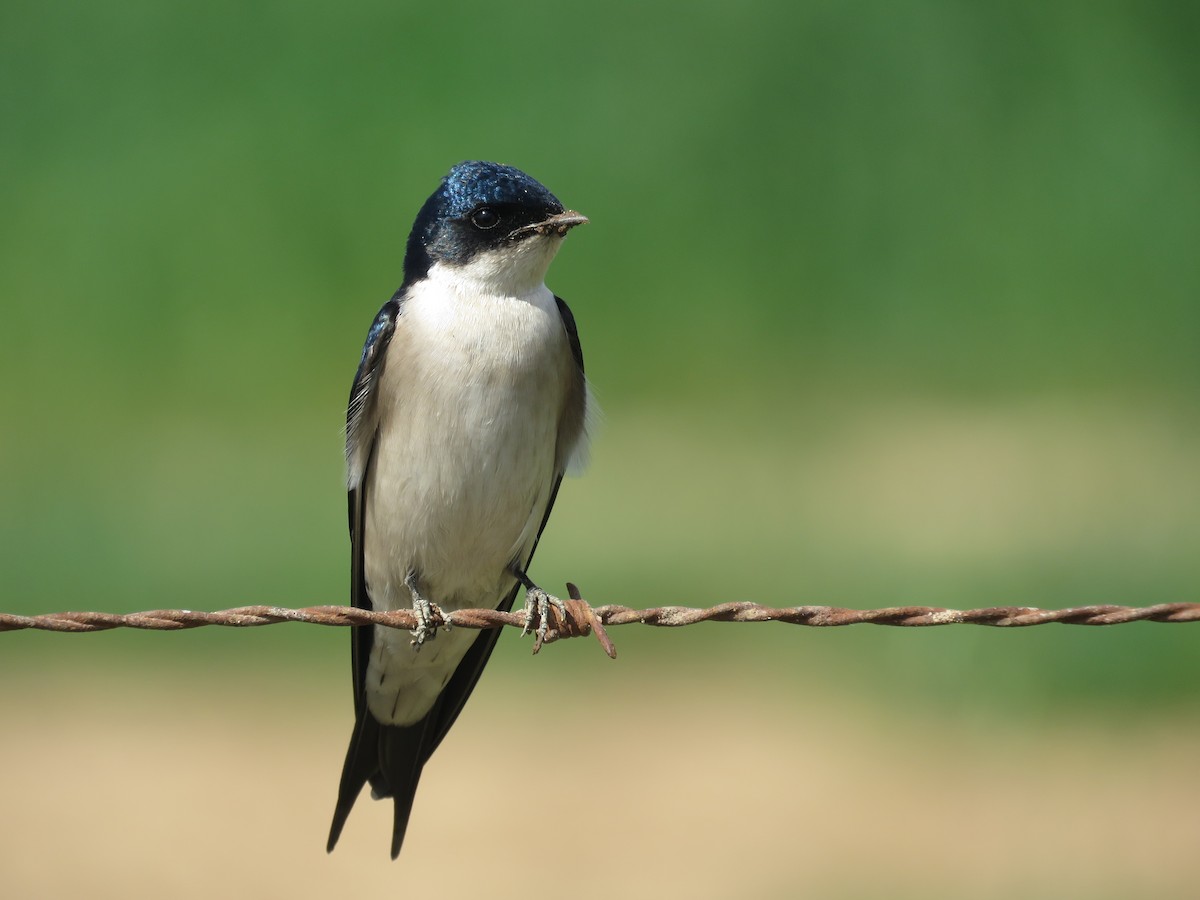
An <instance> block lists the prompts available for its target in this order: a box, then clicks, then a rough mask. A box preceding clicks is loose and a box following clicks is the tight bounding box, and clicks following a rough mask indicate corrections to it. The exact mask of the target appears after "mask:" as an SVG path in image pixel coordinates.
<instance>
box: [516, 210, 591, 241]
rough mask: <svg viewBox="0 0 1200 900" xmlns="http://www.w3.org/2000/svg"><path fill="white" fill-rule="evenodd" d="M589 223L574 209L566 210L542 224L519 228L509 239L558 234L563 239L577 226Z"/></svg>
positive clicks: (585, 217) (537, 223) (586, 218)
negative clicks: (531, 235)
mask: <svg viewBox="0 0 1200 900" xmlns="http://www.w3.org/2000/svg"><path fill="white" fill-rule="evenodd" d="M587 221H588V217H587V216H585V215H583V214H581V213H577V212H575V210H573V209H566V210H563V211H562V212H560V213H559V214H558V215H554V216H550V218H548V219H543V220H542V221H541V222H534V223H533V224H532V225H526V226H524V227H523V228H518V229H517V230H516V231H514V232H513V233H512V234H511V235H509V237H512V238H521V237H526V236H527V235H530V234H557V235H558V236H559V237H563V236H564V235H566V233H567V232H568V231H570V230H571V229H572V228H574V227H575V226H576V225H586V224H587Z"/></svg>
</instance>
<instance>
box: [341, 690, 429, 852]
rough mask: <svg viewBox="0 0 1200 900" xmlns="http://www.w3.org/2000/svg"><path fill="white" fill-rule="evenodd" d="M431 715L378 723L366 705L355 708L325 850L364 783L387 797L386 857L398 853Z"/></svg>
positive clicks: (413, 794)
mask: <svg viewBox="0 0 1200 900" xmlns="http://www.w3.org/2000/svg"><path fill="white" fill-rule="evenodd" d="M364 706H365V704H364ZM431 718H432V717H431V716H426V717H425V718H424V719H422V720H421V721H419V722H416V723H415V724H413V725H381V724H380V723H379V722H378V721H376V719H375V717H374V716H373V715H371V712H370V710H368V709H365V708H363V709H360V710H359V713H358V719H357V721H356V722H355V723H354V734H353V735H351V737H350V748H349V750H347V751H346V763H345V765H344V766H343V767H342V780H341V783H340V784H339V786H338V798H337V806H336V807H335V808H334V810H333V824H332V825H330V827H329V842H328V843H327V844H326V845H325V850H326V851H327V852H332V851H333V848H334V847H335V846H336V845H337V842H338V838H339V837H341V834H342V828H343V826H345V824H346V819H347V818H348V817H349V815H350V810H351V809H353V808H354V801H355V800H357V799H358V795H359V794H360V793H361V792H362V789H363V787H364V786H365V785H366V784H367V783H368V782H370V784H371V788H372V793H373V795H374V796H375V798H376V799H383V798H384V797H391V798H392V803H393V808H394V813H393V815H394V817H393V821H392V859H395V858H396V857H397V856H399V855H400V847H401V845H403V843H404V832H405V831H406V830H407V829H408V816H409V813H411V812H412V805H413V799H414V798H415V797H416V794H417V782H418V781H420V779H421V770H422V769H423V768H424V766H425V761H426V759H427V758H428V756H427V755H426V753H425V752H424V749H425V748H424V744H425V733H426V730H427V728H428V725H429V721H430V719H431Z"/></svg>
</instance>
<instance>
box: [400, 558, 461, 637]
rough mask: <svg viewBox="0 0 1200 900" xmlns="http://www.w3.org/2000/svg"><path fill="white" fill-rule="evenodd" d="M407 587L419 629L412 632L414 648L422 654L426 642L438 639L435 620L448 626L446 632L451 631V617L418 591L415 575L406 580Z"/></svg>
mask: <svg viewBox="0 0 1200 900" xmlns="http://www.w3.org/2000/svg"><path fill="white" fill-rule="evenodd" d="M404 584H405V586H406V587H407V588H408V590H409V592H411V593H412V601H413V605H412V611H413V615H414V616H415V617H416V619H417V627H416V628H415V629H414V630H413V631H410V632H409V634H411V635H412V648H413V650H415V651H417V652H420V650H421V647H423V646H424V645H425V642H426V641H428V640H432V639H433V638H435V637H437V628H436V626H435V625H434V620H435V618H437V619H441V620H442V621H443V622H444V623H445V624H446V630H447V631H449V630H450V617H449V616H447V615H446V614H445V613H443V612H442V611H441V610H440V609H439V608H438V607H437V606H436V605H435V604H433V603H431V602H430V601H429V600H427V599H426V598H425V596H424V595H423V594H422V593H421V592H420V591H419V590H418V589H417V579H416V577H415V576H413V575H409V576H408V578H406V579H405V580H404Z"/></svg>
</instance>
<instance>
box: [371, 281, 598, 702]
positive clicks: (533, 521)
mask: <svg viewBox="0 0 1200 900" xmlns="http://www.w3.org/2000/svg"><path fill="white" fill-rule="evenodd" d="M573 365H574V363H573V360H572V357H571V351H570V347H569V345H568V343H567V339H566V334H565V331H564V329H563V324H562V319H561V317H560V315H559V312H558V309H557V306H556V303H555V300H554V296H553V295H552V294H551V293H550V291H549V290H548V289H547V288H546V287H545V286H544V285H541V284H539V285H538V286H537V287H536V288H534V289H532V290H529V291H527V292H524V293H521V294H517V295H513V296H504V295H497V294H487V293H482V292H481V291H480V283H479V282H477V281H472V280H464V279H463V278H462V277H461V273H456V272H455V271H454V270H445V269H441V268H440V267H439V266H436V265H435V266H434V268H433V269H432V270H431V272H430V277H429V278H428V279H426V280H425V281H423V282H421V283H419V284H418V285H416V286H414V288H413V290H412V291H411V293H410V295H409V296H408V298H407V300H406V301H405V304H404V308H403V311H402V313H401V315H400V317H399V319H398V321H397V324H396V330H395V333H394V335H393V337H392V340H391V342H390V344H389V346H388V348H387V358H386V361H385V364H384V369H383V372H382V375H381V379H380V382H379V386H378V391H379V393H378V403H379V407H378V415H379V431H378V438H377V445H376V449H375V457H374V463H373V465H372V468H371V471H370V473H369V474H368V478H367V482H366V485H365V487H366V491H367V498H368V503H367V509H366V522H365V529H364V538H365V543H364V553H365V560H364V561H365V573H366V578H367V585H368V588H369V590H370V594H371V599H372V602H373V604H374V606H375V608H376V609H396V608H408V607H409V606H411V603H412V598H411V594H410V592H409V590H408V588H407V587H406V586H405V584H404V581H405V578H406V577H407V576H408V574H409V572H416V573H418V575H419V579H420V580H419V585H420V588H421V591H422V593H423V594H424V596H425V597H426V599H428V600H430V601H431V602H433V603H435V604H437V605H438V606H440V607H442V608H443V609H446V610H454V609H461V608H464V607H474V606H479V607H487V606H495V605H496V604H497V603H498V602H499V601H500V599H501V598H502V597H503V596H504V595H505V594H506V593H507V592H508V590H510V589H511V587H512V585H513V584H514V579H513V578H512V576H511V575H510V574H509V572H508V569H509V565H510V564H511V563H512V562H513V561H514V560H517V561H519V562H520V563H521V564H523V563H524V560H525V559H526V558H527V557H528V555H529V553H530V551H531V549H532V546H533V542H534V540H535V539H536V537H537V530H538V528H539V527H540V525H541V522H542V518H543V516H544V514H545V510H546V504H547V503H548V502H549V498H550V491H551V490H552V488H553V484H554V480H555V478H556V474H557V473H556V472H555V459H556V449H555V443H556V440H557V436H558V431H559V423H560V419H561V416H562V413H563V406H564V403H565V402H566V397H567V391H568V389H569V386H570V384H571V375H572V369H571V367H572V366H573ZM476 636H477V632H474V631H468V630H466V629H458V630H453V631H451V632H448V633H446V632H443V633H441V634H438V635H437V636H436V638H434V639H433V640H432V641H430V642H429V643H427V644H426V645H425V646H424V647H423V648H422V649H421V651H420V654H415V653H414V652H413V651H412V649H411V648H410V647H409V640H410V638H409V636H408V635H407V634H406V633H404V632H396V631H393V630H391V629H377V632H376V644H375V649H374V652H372V654H371V661H370V664H369V667H368V677H367V684H368V691H369V695H370V701H371V709H372V712H374V713H375V715H376V717H377V718H378V719H380V720H381V721H384V722H392V723H395V724H406V723H408V722H412V721H416V720H417V719H419V718H420V717H421V716H422V715H424V714H425V712H427V711H428V709H429V707H430V706H431V705H432V703H433V701H434V699H435V698H436V696H437V694H438V693H439V692H440V691H441V688H442V687H443V686H444V684H445V682H446V680H448V679H449V677H450V675H451V674H452V673H453V670H454V668H455V667H456V666H457V665H458V662H459V661H460V660H461V658H462V655H463V654H464V653H465V652H466V650H467V648H468V647H469V646H470V644H471V643H472V641H473V640H474V639H475V637H476Z"/></svg>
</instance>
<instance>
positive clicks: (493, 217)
mask: <svg viewBox="0 0 1200 900" xmlns="http://www.w3.org/2000/svg"><path fill="white" fill-rule="evenodd" d="M471 224H472V225H474V226H475V227H476V228H481V229H483V230H487V229H488V228H495V227H496V226H497V225H499V224H500V214H499V213H498V212H496V211H495V210H494V209H492V208H491V207H488V206H481V207H480V208H479V209H477V210H475V212H473V213H471Z"/></svg>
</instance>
